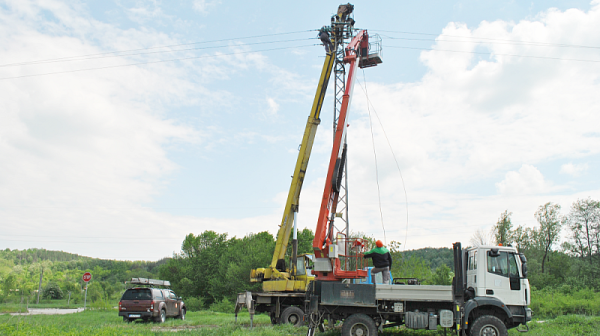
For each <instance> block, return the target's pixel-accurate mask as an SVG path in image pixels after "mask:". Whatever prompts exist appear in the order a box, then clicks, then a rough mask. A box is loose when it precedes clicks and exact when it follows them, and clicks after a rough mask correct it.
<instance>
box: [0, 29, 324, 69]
mask: <svg viewBox="0 0 600 336" xmlns="http://www.w3.org/2000/svg"><path fill="white" fill-rule="evenodd" d="M310 31H313V30H302V31H295V32H289V33H277V34H265V35H254V36H246V37H236V38H227V39H220V40H211V41H203V42H190V43H181V44H171V45H165V46H156V47H148V48H138V49H126V50H117V51H108V52H103V53H95V54H86V55H79V56H68V57H60V58H53V59H45V60H37V61H29V62H20V63H8V64H0V67H5V66H13V65H24V64H29V63H45V62H53V61H59V60H68V59H73V58H80V57H89V56H99V55H110V54H116V53H124V52H133V51H141V50H152V49H161V48H173V47H182V46H189V45H195V44H207V43H215V42H227V41H237V40H246V39H251V38H260V37H270V36H279V35H289V34H298V33H306V32H310Z"/></svg>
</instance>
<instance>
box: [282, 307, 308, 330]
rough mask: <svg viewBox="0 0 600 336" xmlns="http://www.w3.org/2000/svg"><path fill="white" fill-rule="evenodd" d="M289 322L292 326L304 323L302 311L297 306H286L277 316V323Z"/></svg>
mask: <svg viewBox="0 0 600 336" xmlns="http://www.w3.org/2000/svg"><path fill="white" fill-rule="evenodd" d="M286 323H289V324H291V325H293V326H296V327H300V326H302V325H304V312H303V311H302V309H300V308H298V307H287V308H285V309H284V310H283V312H282V313H281V316H280V317H279V324H286Z"/></svg>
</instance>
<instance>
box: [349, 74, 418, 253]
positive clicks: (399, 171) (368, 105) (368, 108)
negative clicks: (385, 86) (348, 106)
mask: <svg viewBox="0 0 600 336" xmlns="http://www.w3.org/2000/svg"><path fill="white" fill-rule="evenodd" d="M363 81H364V87H363V86H362V85H360V82H359V85H360V87H361V89H362V90H363V92H364V93H365V97H366V98H367V111H368V112H369V125H370V126H371V139H372V141H373V153H374V154H375V139H374V136H373V127H372V122H371V108H373V114H375V117H377V121H378V122H379V125H380V126H381V130H382V131H383V136H384V137H385V140H386V142H387V144H388V147H389V148H390V152H391V153H392V157H393V158H394V162H395V163H396V168H398V173H399V174H400V180H401V181H402V189H403V190H404V204H405V207H406V229H405V233H404V245H403V248H402V250H403V251H404V250H406V243H407V241H408V223H409V221H408V218H409V217H408V194H407V192H406V185H405V183H404V177H403V176H402V169H400V164H399V163H398V159H397V158H396V154H395V153H394V149H393V148H392V144H391V143H390V139H389V138H388V136H387V133H386V132H385V128H384V127H383V123H382V122H381V119H380V118H379V115H378V114H377V111H376V110H375V106H373V103H371V99H369V94H368V91H367V81H366V78H365V70H364V69H363ZM375 174H376V176H377V191H378V194H379V177H378V172H377V154H375ZM379 212H380V213H381V226H382V227H383V235H384V239H385V227H384V225H383V213H382V211H381V197H380V198H379Z"/></svg>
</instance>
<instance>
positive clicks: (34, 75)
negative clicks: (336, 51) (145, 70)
mask: <svg viewBox="0 0 600 336" xmlns="http://www.w3.org/2000/svg"><path fill="white" fill-rule="evenodd" d="M317 45H318V44H307V45H301V46H293V47H281V48H272V49H263V50H248V51H240V52H233V53H227V54H219V55H202V56H190V57H183V58H174V59H167V60H158V61H148V62H139V63H130V64H120V65H109V66H103V67H96V68H85V69H75V70H65V71H55V72H47V73H41V74H31V75H21V76H13V77H2V78H0V80H7V79H17V78H27V77H39V76H49V75H57V74H64V73H72V72H82V71H92V70H103V69H114V68H122V67H128V66H135V65H145V64H156V63H165V62H176V61H185V60H191V59H200V58H216V57H223V56H231V55H242V54H251V53H257V52H266V51H274V50H284V49H299V48H306V47H313V46H317Z"/></svg>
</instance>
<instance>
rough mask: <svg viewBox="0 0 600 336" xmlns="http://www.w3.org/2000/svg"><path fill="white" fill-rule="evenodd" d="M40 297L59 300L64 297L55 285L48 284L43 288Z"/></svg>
mask: <svg viewBox="0 0 600 336" xmlns="http://www.w3.org/2000/svg"><path fill="white" fill-rule="evenodd" d="M42 297H43V298H44V299H54V300H60V299H62V298H63V297H64V294H63V291H62V290H61V289H60V287H58V285H57V284H55V283H53V282H50V283H48V284H47V285H46V287H45V288H44V291H43V292H42Z"/></svg>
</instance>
